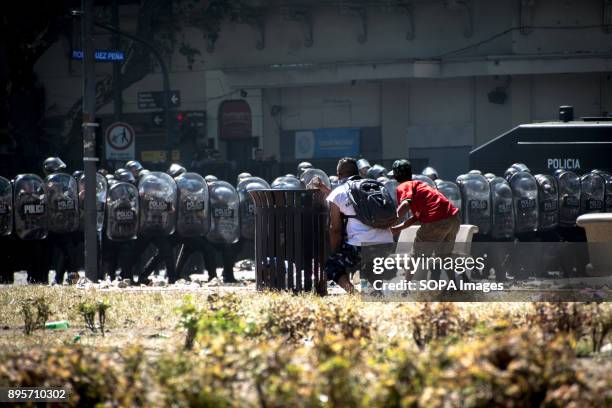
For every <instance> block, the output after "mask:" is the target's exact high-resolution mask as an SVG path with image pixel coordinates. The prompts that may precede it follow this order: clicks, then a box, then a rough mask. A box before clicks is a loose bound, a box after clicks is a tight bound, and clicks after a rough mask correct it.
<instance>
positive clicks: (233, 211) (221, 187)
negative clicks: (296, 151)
mask: <svg viewBox="0 0 612 408" xmlns="http://www.w3.org/2000/svg"><path fill="white" fill-rule="evenodd" d="M296 180H297V179H296ZM298 182H299V180H298ZM208 189H209V196H210V217H211V224H210V230H209V231H208V234H207V235H206V239H207V240H208V241H209V242H210V243H211V244H212V246H213V247H214V248H215V249H216V250H217V252H219V253H220V255H221V258H222V260H223V281H224V282H225V283H235V282H237V280H236V278H235V277H234V264H235V263H236V259H237V256H238V251H239V250H240V247H239V246H238V245H236V244H237V243H238V241H239V239H240V218H239V207H240V199H239V196H238V192H237V191H236V189H235V188H234V186H232V185H231V184H229V183H227V182H225V181H221V180H214V181H212V182H209V183H208Z"/></svg>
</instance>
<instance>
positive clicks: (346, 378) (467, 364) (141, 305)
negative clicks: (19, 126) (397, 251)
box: [0, 286, 612, 407]
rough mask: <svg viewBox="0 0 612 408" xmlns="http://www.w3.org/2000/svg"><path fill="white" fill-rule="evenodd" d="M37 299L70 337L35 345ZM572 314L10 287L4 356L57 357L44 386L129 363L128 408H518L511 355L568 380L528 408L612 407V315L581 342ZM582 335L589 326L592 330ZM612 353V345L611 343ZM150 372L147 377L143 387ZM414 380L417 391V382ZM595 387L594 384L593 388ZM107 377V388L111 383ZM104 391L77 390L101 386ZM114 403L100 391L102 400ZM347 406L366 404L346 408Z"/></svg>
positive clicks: (54, 336)
mask: <svg viewBox="0 0 612 408" xmlns="http://www.w3.org/2000/svg"><path fill="white" fill-rule="evenodd" d="M228 293H229V296H228ZM211 294H212V295H213V297H211ZM186 295H189V296H190V297H191V302H192V303H193V305H194V306H195V310H196V312H194V313H196V314H192V317H193V318H194V319H195V320H193V322H194V324H195V326H194V327H195V332H194V333H195V346H194V348H193V350H184V345H185V334H186V329H185V326H184V324H182V323H181V318H184V317H185V313H186V312H185V310H186V309H185V308H184V307H183V306H184V305H185V302H186ZM219 296H220V297H219ZM36 298H44V299H45V300H46V302H47V303H48V305H49V306H50V308H51V316H50V320H62V319H66V320H68V321H69V322H70V328H69V329H68V330H41V329H38V330H35V331H34V333H33V334H32V335H30V336H26V335H25V334H24V333H23V325H24V321H23V317H22V314H21V309H20V307H21V302H22V301H23V300H24V299H36ZM100 300H105V301H107V302H108V303H109V304H110V308H109V309H108V311H107V322H106V327H107V333H106V335H105V336H102V335H101V334H100V333H99V331H98V332H97V333H93V332H91V331H90V330H88V329H87V326H86V324H85V321H84V319H83V317H82V316H81V315H80V314H79V311H78V306H79V304H81V303H83V302H96V301H100ZM540 309H541V308H540ZM558 310H559V309H558V308H557V307H556V306H555V305H550V307H549V308H547V309H546V310H544V311H542V310H540V312H541V313H540V315H538V311H537V310H536V308H535V307H534V304H532V303H453V304H439V303H431V304H423V303H410V302H405V303H387V302H363V301H362V300H361V299H360V297H359V296H348V295H337V296H327V297H325V298H320V297H317V296H314V295H300V296H294V295H290V294H287V293H260V292H255V291H251V290H245V289H244V288H227V287H219V288H210V287H209V288H201V289H197V290H189V291H187V290H180V291H179V290H172V289H159V290H154V289H151V290H140V289H124V290H100V289H78V288H75V287H41V286H4V287H0V350H1V351H2V353H4V354H3V355H4V356H5V357H6V356H8V358H9V359H11V358H23V356H28V355H30V353H31V352H35V353H40V352H42V353H43V357H41V356H39V355H38V354H36V355H37V356H38V357H33V359H34V362H33V363H32V364H33V366H37V365H41V366H40V367H42V368H41V371H40V372H38V371H37V372H36V373H38V374H36V375H39V376H40V375H42V376H43V377H44V373H45V372H46V371H45V370H46V368H45V365H44V364H47V363H45V362H44V361H45V360H44V355H46V354H44V353H47V351H48V350H51V351H48V352H49V353H51V354H52V356H55V354H53V353H58V352H59V353H60V357H52V358H53V359H58V358H59V359H60V360H59V361H64V360H62V359H65V361H68V362H69V361H72V360H71V358H72V357H70V355H69V354H68V356H67V357H62V355H61V353H63V351H61V352H60V351H58V350H66V352H67V353H70V352H71V350H72V351H75V352H78V353H85V354H84V355H85V356H90V357H88V358H93V359H94V360H95V359H96V358H98V357H97V356H98V354H95V353H101V354H100V355H101V356H103V358H104V359H109V358H110V359H117V360H116V364H118V367H119V368H116V367H115V365H111V366H109V367H105V368H103V370H102V373H103V374H104V375H106V376H110V377H109V378H111V379H112V381H116V382H117V385H116V386H117V387H123V386H126V384H128V385H129V386H126V387H127V388H126V390H129V389H133V390H134V392H133V393H131V392H130V391H125V393H126V398H124V399H121V400H117V401H113V402H112V404H113V405H118V406H128V405H145V406H148V405H151V404H153V405H158V406H164V405H167V404H166V403H168V400H164V399H163V398H170V399H172V398H175V397H174V396H176V398H177V401H178V402H176V404H177V405H178V406H197V405H200V406H207V405H206V404H209V405H208V406H223V405H224V404H229V406H245V405H246V406H294V405H297V406H322V407H324V406H369V407H376V406H388V405H391V406H432V407H435V406H463V405H468V406H469V405H474V406H478V405H479V404H480V403H483V401H484V403H485V405H486V404H500V401H501V402H502V403H501V405H504V406H510V405H512V404H511V403H510V402H509V401H510V400H509V399H508V398H513V397H512V395H514V394H504V393H500V392H499V391H496V389H497V388H496V387H498V388H499V387H501V388H502V389H503V388H504V387H506V386H507V384H510V383H513V382H515V378H514V377H513V376H516V375H518V376H523V375H526V374H524V373H525V372H524V371H521V370H520V369H518V370H515V369H512V370H514V371H508V372H506V371H504V370H505V368H504V367H502V368H499V367H493V368H491V363H490V362H487V361H488V359H489V360H491V359H493V360H495V359H499V358H500V356H502V357H501V358H502V359H506V358H509V359H511V360H512V359H515V360H516V363H515V364H527V365H526V366H525V367H529V369H530V370H532V369H534V370H536V371H534V373H536V374H534V373H531V374H529V375H535V377H534V378H540V377H542V375H544V374H541V375H540V374H537V372H539V371H537V370H550V372H551V373H553V374H554V375H555V376H557V374H558V373H559V372H560V373H562V374H563V376H562V377H558V378H557V377H554V378H547V377H546V376H545V375H544V377H542V378H544V379H543V380H542V382H539V383H538V385H537V387H539V388H537V387H535V388H534V387H531V388H530V386H529V384H530V383H531V382H533V380H529V378H530V377H524V378H520V379H519V380H518V381H519V382H520V381H524V384H526V385H525V387H526V388H525V389H518V390H514V391H512V392H516V393H517V395H519V396H520V397H521V398H527V399H528V400H529V398H544V397H545V398H549V399H551V401H552V405H555V404H556V405H559V404H560V405H565V404H566V403H567V404H569V403H575V402H580V403H581V404H583V405H584V406H597V404H598V403H601V402H602V401H604V403H607V402H609V401H612V400H610V399H608V400H605V398H606V397H603V396H602V397H601V398H604V399H601V398H600V397H599V396H601V395H603V394H602V393H601V389H604V390H605V389H606V388H607V389H608V397H607V398H612V395H610V392H609V390H610V389H612V375H611V374H610V373H611V372H612V353H610V352H607V353H592V352H591V351H589V346H588V344H587V343H588V339H589V330H590V329H591V326H590V325H592V324H593V322H594V320H593V319H594V318H595V317H596V316H594V315H593V310H596V313H597V315H600V314H601V315H607V316H609V315H612V306H611V305H609V304H602V305H600V306H599V308H598V309H594V305H580V310H581V313H584V316H586V317H587V318H585V320H584V327H578V328H576V329H575V330H574V329H573V332H572V333H559V332H558V330H557V329H558V327H557V326H555V325H554V324H551V319H552V320H553V321H554V318H555V313H558ZM218 311H221V312H222V313H221V314H219V313H218ZM542 313H545V314H546V319H544V320H545V321H544V320H543V318H542ZM588 313H591V314H590V315H589V314H588ZM220 316H221V317H220ZM581 316H582V315H581ZM576 324H577V325H578V326H580V321H579V322H578V323H576ZM580 330H582V332H581V331H580ZM415 332H418V333H419V338H418V339H417V338H416V337H417V336H415ZM583 332H584V333H583ZM583 334H584V335H583ZM559 336H561V337H559ZM417 340H418V341H417ZM532 342H533V350H531V349H532ZM609 342H610V336H608V337H607V338H606V340H605V342H604V343H606V344H607V343H609ZM133 347H136V348H135V349H134V348H133ZM517 347H518V348H517ZM524 349H527V351H526V352H523V351H522V350H524ZM139 350H142V360H140V358H141V357H138V358H136V357H133V356H139V355H140V354H139V353H141V352H140V351H139ZM549 350H550V353H549ZM11 353H12V354H11ZM88 353H90V354H88ZM91 353H94V354H91ZM117 353H118V354H117ZM122 353H126V354H127V355H128V357H129V356H132V357H129V358H128V357H125V356H123V355H122ZM508 353H510V355H508ZM117 355H119V357H117ZM577 355H578V356H583V358H576V356H577ZM10 356H13V357H10ZM15 356H20V357H15ZM104 356H106V357H104ZM130 358H132V359H134V361H137V363H133V364H132V363H130V364H132V365H133V366H134V367H136V368H133V370H132V371H129V370H128V372H130V373H131V374H130V376H129V378H123V377H122V375H124V374H123V373H124V372H125V367H124V365H126V364H128V363H126V361H132V360H130ZM449 358H450V361H454V363H453V364H450V365H449ZM493 360H491V361H493ZM0 361H1V356H0ZM54 361H55V360H54ZM113 361H114V360H113ZM122 361H123V362H122ZM13 362H14V361H13ZM13 362H11V361H10V360H9V361H5V362H4V363H0V386H2V385H1V383H2V381H3V374H2V373H3V368H6V367H9V366H10V364H11V363H13ZM54 364H57V363H54ZM66 364H68V366H70V364H69V363H66ZM128 366H129V364H128ZM121 367H123V368H121ZM512 367H514V366H513V365H512V364H510V366H509V368H508V370H511V368H512ZM533 367H535V368H533ZM12 370H17V373H15V372H14V371H11V369H10V368H9V369H7V371H6V372H8V373H9V374H6V373H5V375H9V376H10V375H13V376H17V377H19V374H18V371H19V368H17V366H14V365H13V368H12ZM71 370H73V368H70V367H68V368H66V369H64V371H61V372H62V373H63V372H67V373H70V372H71ZM113 370H115V371H113ZM134 370H135V371H134ZM453 370H458V371H453ZM466 370H467V371H466ZM500 370H501V371H500ZM140 371H142V373H144V374H142V373H141V374H138V375H136V374H135V373H136V372H140ZM492 372H494V373H498V374H495V375H493V376H492V374H491V373H492ZM10 373H13V374H10ZM40 373H43V374H40ZM101 375H102V374H101ZM117 376H118V377H117ZM406 376H408V377H407V378H410V379H411V380H410V381H411V382H409V383H404V381H405V380H406V379H405V377H406ZM449 376H453V377H457V378H461V381H462V383H463V384H466V385H465V387H467V388H465V387H464V386H461V387H460V388H457V387H458V385H457V384H455V383H453V382H452V381H451V382H448V381H447V378H449ZM585 376H586V377H585ZM27 377H28V378H31V377H32V374H28V376H27ZM587 377H588V378H591V380H589V381H590V382H586V383H583V382H582V380H581V379H583V378H587ZM34 378H38V377H36V376H34ZM104 378H106V377H103V378H102V379H99V380H98V382H99V383H101V384H103V383H105V382H108V381H111V380H108V379H104ZM485 378H487V380H486V381H485V380H483V379H485ZM4 379H5V380H6V377H4ZM12 381H16V382H17V383H18V384H23V381H25V380H23V378H22V379H21V380H19V379H18V380H12ZM70 381H73V380H70ZM84 381H85V380H84ZM87 381H89V382H87ZM91 381H93V380H91V379H87V380H86V385H82V384H81V385H79V384H80V383H78V384H77V385H78V386H83V387H85V389H90V388H92V387H94V388H95V387H99V386H98V385H95V384H97V383H94V384H93V385H92V383H91ZM508 381H510V382H509V383H507V382H508ZM525 381H526V382H525ZM130 384H136V385H130ZM152 384H155V385H152ZM138 387H142V389H140V388H138ZM77 388H78V387H77ZM464 388H465V389H464ZM466 390H467V391H466ZM446 391H448V393H447V392H446ZM105 392H106V391H104V389H102V388H100V390H98V394H99V395H101V397H100V398H101V400H102V401H104V400H105V398H106V397H105V395H106V394H105ZM466 392H467V394H466ZM346 394H351V395H353V394H354V395H353V397H351V398H352V399H350V398H349V400H346V401H345V400H343V402H342V401H341V402H339V400H338V398H340V399H341V398H344V397H342V395H346ZM158 397H159V398H160V399H159V400H156V401H155V403H153V400H154V399H156V398H158ZM141 398H144V399H141ZM496 398H497V399H496ZM500 398H501V399H500ZM598 398H599V399H598ZM465 401H472V402H470V403H469V404H464V402H465ZM523 402H524V401H523ZM347 404H348V405H347ZM581 404H578V405H576V406H581ZM514 405H515V406H521V403H518V404H514Z"/></svg>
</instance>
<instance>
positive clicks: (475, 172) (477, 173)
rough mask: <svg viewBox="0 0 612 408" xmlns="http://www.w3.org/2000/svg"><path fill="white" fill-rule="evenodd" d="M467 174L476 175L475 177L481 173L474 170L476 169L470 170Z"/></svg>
mask: <svg viewBox="0 0 612 408" xmlns="http://www.w3.org/2000/svg"><path fill="white" fill-rule="evenodd" d="M467 174H476V175H479V176H482V171H480V170H476V169H472V170H470V171H468V173H467Z"/></svg>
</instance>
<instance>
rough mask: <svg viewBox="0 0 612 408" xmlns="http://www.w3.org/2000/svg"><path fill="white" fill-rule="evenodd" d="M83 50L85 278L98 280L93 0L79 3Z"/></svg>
mask: <svg viewBox="0 0 612 408" xmlns="http://www.w3.org/2000/svg"><path fill="white" fill-rule="evenodd" d="M81 13H82V16H81V43H82V47H83V169H84V170H85V217H84V220H85V276H86V277H87V278H88V279H90V280H92V281H94V282H95V281H97V280H98V241H97V230H96V162H97V161H98V160H99V159H98V158H97V157H95V155H96V128H97V127H98V124H97V123H96V66H95V64H96V62H95V56H94V52H95V51H94V45H93V20H94V14H93V0H81Z"/></svg>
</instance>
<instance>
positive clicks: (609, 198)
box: [593, 170, 612, 212]
mask: <svg viewBox="0 0 612 408" xmlns="http://www.w3.org/2000/svg"><path fill="white" fill-rule="evenodd" d="M593 173H596V174H599V175H600V176H601V177H603V179H604V183H605V199H604V209H605V211H606V212H612V174H610V173H608V172H607V171H602V170H593Z"/></svg>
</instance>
